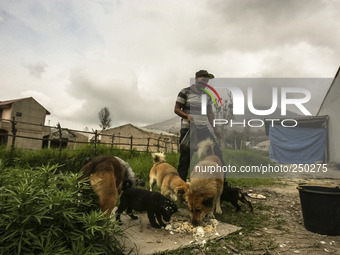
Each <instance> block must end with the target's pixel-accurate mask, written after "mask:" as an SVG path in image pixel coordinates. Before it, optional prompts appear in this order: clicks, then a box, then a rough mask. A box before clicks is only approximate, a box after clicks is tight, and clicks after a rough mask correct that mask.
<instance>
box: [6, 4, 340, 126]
mask: <svg viewBox="0 0 340 255" xmlns="http://www.w3.org/2000/svg"><path fill="white" fill-rule="evenodd" d="M339 24H340V8H339V2H338V1H337V0H295V1H293V0H285V1H281V0H277V1H276V0H249V1H245V0H206V1H205V0H185V1H179V0H171V1H170V0H131V1H129V0H126V1H118V0H117V1H114V0H30V1H27V0H16V1H13V0H1V2H0V84H1V93H0V101H4V100H9V99H16V98H22V97H34V98H35V99H36V100H37V101H38V102H40V103H41V104H42V105H43V106H44V107H45V108H46V109H47V110H48V111H50V112H51V115H50V116H48V117H47V122H46V124H48V121H49V123H50V125H56V124H57V123H58V122H60V123H61V126H62V127H69V128H75V129H80V130H82V129H84V128H85V127H88V128H90V129H91V128H93V129H99V120H98V112H99V111H100V109H101V108H103V107H108V108H109V110H110V112H111V115H112V119H113V120H112V126H117V125H122V124H126V123H132V124H135V125H140V126H142V125H146V124H152V123H155V122H159V121H163V120H166V119H169V118H172V117H174V116H175V115H174V113H173V107H174V104H175V100H176V96H177V94H178V92H179V91H180V90H181V89H182V88H183V87H186V86H188V85H189V83H190V78H191V77H193V76H194V73H195V72H196V71H197V70H199V69H207V70H208V71H210V72H211V73H213V74H214V75H215V76H216V77H220V78H230V77H236V78H259V77H288V78H297V77H304V78H316V77H318V78H319V77H329V78H333V77H334V75H335V73H336V71H337V69H338V68H339V59H340V53H339V48H340V30H339ZM327 89H328V85H325V86H322V87H320V93H318V96H319V97H320V96H322V97H323V96H324V94H325V93H326V91H327Z"/></svg>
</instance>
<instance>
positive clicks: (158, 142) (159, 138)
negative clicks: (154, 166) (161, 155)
mask: <svg viewBox="0 0 340 255" xmlns="http://www.w3.org/2000/svg"><path fill="white" fill-rule="evenodd" d="M160 140H161V137H159V138H158V141H157V151H158V152H160V150H159V141H160Z"/></svg>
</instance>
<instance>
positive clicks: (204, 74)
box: [195, 70, 214, 87]
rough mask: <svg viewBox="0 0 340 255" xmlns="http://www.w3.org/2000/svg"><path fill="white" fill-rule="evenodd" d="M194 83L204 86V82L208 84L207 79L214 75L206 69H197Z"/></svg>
mask: <svg viewBox="0 0 340 255" xmlns="http://www.w3.org/2000/svg"><path fill="white" fill-rule="evenodd" d="M195 78H196V84H199V85H202V86H203V87H204V84H208V82H209V79H213V78H214V75H213V74H211V73H208V71H207V70H199V71H198V72H196V76H195Z"/></svg>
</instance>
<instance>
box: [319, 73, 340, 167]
mask: <svg viewBox="0 0 340 255" xmlns="http://www.w3.org/2000/svg"><path fill="white" fill-rule="evenodd" d="M339 72H340V67H339V69H338V71H337V73H336V75H335V77H334V79H333V81H332V84H331V86H330V87H329V89H328V92H327V94H326V96H325V98H324V100H323V102H322V104H321V106H320V109H319V111H318V113H317V115H318V116H322V115H328V116H329V120H328V147H327V155H326V157H327V159H328V161H329V162H334V163H338V164H339V163H340V146H339V144H340V114H339V109H340V99H339V98H340V77H339V76H340V75H339Z"/></svg>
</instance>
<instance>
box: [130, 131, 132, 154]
mask: <svg viewBox="0 0 340 255" xmlns="http://www.w3.org/2000/svg"><path fill="white" fill-rule="evenodd" d="M130 139H131V144H130V152H131V153H132V143H133V137H132V135H131V137H130Z"/></svg>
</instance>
